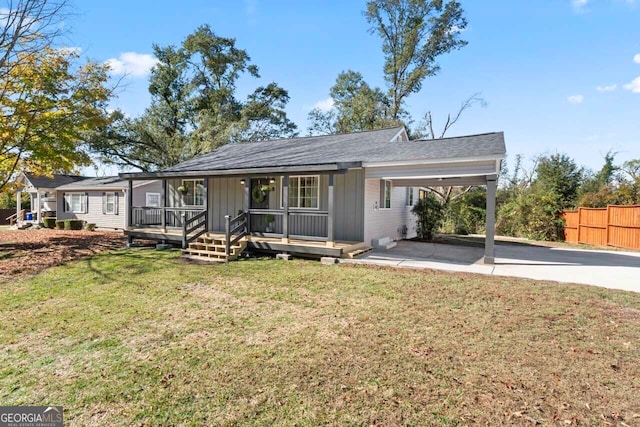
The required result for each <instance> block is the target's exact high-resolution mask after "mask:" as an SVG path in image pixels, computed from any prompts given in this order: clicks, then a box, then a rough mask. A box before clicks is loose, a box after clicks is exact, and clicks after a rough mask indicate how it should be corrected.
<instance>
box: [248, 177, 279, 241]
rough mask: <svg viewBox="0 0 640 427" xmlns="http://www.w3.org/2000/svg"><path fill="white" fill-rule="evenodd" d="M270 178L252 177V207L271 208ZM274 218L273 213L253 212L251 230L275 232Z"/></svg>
mask: <svg viewBox="0 0 640 427" xmlns="http://www.w3.org/2000/svg"><path fill="white" fill-rule="evenodd" d="M270 190H271V187H270V184H269V178H253V179H251V203H250V206H251V209H252V210H254V209H265V210H266V209H270V208H271V206H269V193H270V192H271V191H270ZM274 219H275V217H274V216H273V215H272V214H268V213H265V214H260V213H253V214H251V231H252V232H258V233H273V232H274V222H275V221H274Z"/></svg>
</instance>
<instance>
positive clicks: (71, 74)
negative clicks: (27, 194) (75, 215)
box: [0, 48, 111, 190]
mask: <svg viewBox="0 0 640 427" xmlns="http://www.w3.org/2000/svg"><path fill="white" fill-rule="evenodd" d="M77 59H78V55H77V53H75V52H73V51H71V50H64V49H52V48H44V49H41V50H36V51H32V52H27V53H19V54H17V55H15V57H14V58H13V59H12V60H11V61H8V62H4V63H3V66H2V67H0V105H2V117H3V119H2V121H0V135H2V138H0V153H1V154H0V190H2V188H3V187H4V186H5V185H6V184H7V183H8V182H9V181H10V180H11V179H12V177H13V176H14V174H15V172H16V171H17V170H25V171H30V172H34V173H37V174H40V175H49V174H52V173H55V172H67V173H68V172H72V171H74V170H75V169H76V168H77V167H78V166H86V165H89V164H90V163H91V161H90V158H89V156H88V154H87V153H86V151H85V150H84V149H83V148H82V144H83V140H84V135H85V133H86V132H88V131H90V130H94V129H96V128H99V127H102V126H104V125H105V124H106V123H107V116H106V114H105V108H106V105H107V102H108V100H109V98H110V97H111V91H110V89H108V88H107V87H106V86H105V83H106V81H107V72H106V71H107V67H106V66H105V65H98V64H96V63H93V62H88V63H87V64H85V65H83V66H80V67H78V66H77Z"/></svg>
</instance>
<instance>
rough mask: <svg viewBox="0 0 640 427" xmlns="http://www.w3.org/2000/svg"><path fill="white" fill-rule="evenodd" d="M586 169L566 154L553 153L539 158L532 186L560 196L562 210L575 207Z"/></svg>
mask: <svg viewBox="0 0 640 427" xmlns="http://www.w3.org/2000/svg"><path fill="white" fill-rule="evenodd" d="M583 177H584V169H583V168H581V167H578V165H576V163H575V161H574V160H573V159H571V158H570V157H569V156H567V155H566V154H552V155H550V156H543V157H541V158H540V159H539V161H538V165H537V167H536V173H535V179H534V180H533V183H532V186H533V187H536V190H538V191H542V192H551V193H554V194H555V195H557V196H558V200H559V205H560V210H562V209H566V208H572V207H575V206H576V204H577V201H578V200H577V199H578V191H579V189H580V185H581V184H582V180H583Z"/></svg>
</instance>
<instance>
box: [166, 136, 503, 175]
mask: <svg viewBox="0 0 640 427" xmlns="http://www.w3.org/2000/svg"><path fill="white" fill-rule="evenodd" d="M402 129H403V128H402V127H395V128H388V129H381V130H376V131H369V132H358V133H350V134H342V135H326V136H315V137H302V138H290V139H279V140H273V141H264V142H253V143H245V144H228V145H225V146H223V147H220V148H218V149H217V150H214V151H212V152H210V153H207V154H204V155H202V156H199V157H196V158H194V159H191V160H187V161H186V162H183V163H180V164H178V165H175V166H173V167H170V168H168V169H165V170H164V171H163V172H188V171H216V170H229V169H246V168H269V167H289V166H294V167H295V166H310V165H326V164H339V163H351V162H359V163H369V162H392V161H411V160H416V161H420V160H435V159H452V160H455V159H456V158H461V157H477V156H490V155H496V156H504V154H505V152H506V149H505V144H504V134H503V133H502V132H495V133H486V134H480V135H470V136H460V137H453V138H443V139H429V140H414V141H394V142H391V140H392V139H393V138H394V137H395V136H396V135H398V133H399V132H400V131H402Z"/></svg>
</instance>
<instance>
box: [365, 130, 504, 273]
mask: <svg viewBox="0 0 640 427" xmlns="http://www.w3.org/2000/svg"><path fill="white" fill-rule="evenodd" d="M434 146H436V147H434V148H444V149H445V150H446V151H447V152H446V155H443V157H442V158H437V159H432V160H423V161H420V162H416V161H411V162H385V163H384V164H381V163H378V162H375V163H373V162H372V163H364V164H363V166H364V167H365V168H367V169H366V170H367V178H377V179H382V180H389V181H391V182H392V183H393V186H394V187H422V188H429V187H449V186H451V187H466V186H472V185H476V186H485V187H486V189H487V193H486V194H487V205H486V218H485V225H486V239H485V247H484V263H485V264H493V263H494V262H495V242H494V240H495V220H496V189H497V178H498V175H499V173H500V168H501V164H502V160H503V159H504V135H503V134H502V133H501V132H496V133H491V134H482V135H472V136H467V137H464V138H445V139H441V140H438V141H437V142H434ZM438 146H441V147H438ZM480 150H484V151H485V152H486V150H493V151H494V152H495V153H496V154H485V152H482V151H480Z"/></svg>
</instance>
